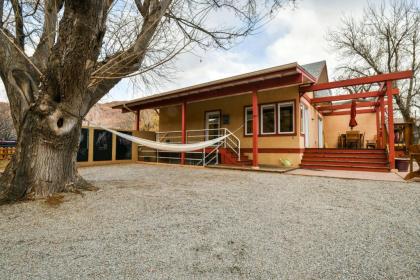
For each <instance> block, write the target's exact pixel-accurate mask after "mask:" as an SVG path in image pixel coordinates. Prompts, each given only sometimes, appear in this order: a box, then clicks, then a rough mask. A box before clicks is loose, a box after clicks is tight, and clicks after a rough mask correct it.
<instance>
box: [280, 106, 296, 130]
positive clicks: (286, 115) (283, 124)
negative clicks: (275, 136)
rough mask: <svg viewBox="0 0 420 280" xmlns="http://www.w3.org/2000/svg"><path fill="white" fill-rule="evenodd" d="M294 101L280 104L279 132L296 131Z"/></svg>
mask: <svg viewBox="0 0 420 280" xmlns="http://www.w3.org/2000/svg"><path fill="white" fill-rule="evenodd" d="M294 108H295V104H294V102H285V103H280V104H278V118H279V121H278V129H279V134H287V133H293V132H294V131H295V118H294V113H295V112H294V111H295V110H294Z"/></svg>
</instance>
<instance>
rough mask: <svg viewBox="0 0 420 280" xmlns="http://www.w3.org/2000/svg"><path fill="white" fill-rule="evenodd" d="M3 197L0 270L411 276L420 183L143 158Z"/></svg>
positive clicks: (19, 273) (416, 268) (43, 275)
mask: <svg viewBox="0 0 420 280" xmlns="http://www.w3.org/2000/svg"><path fill="white" fill-rule="evenodd" d="M80 172H81V174H82V175H83V176H84V177H85V178H86V179H88V180H89V181H91V182H92V183H93V184H94V185H96V186H98V187H99V188H100V190H99V191H96V192H84V195H83V196H82V195H79V194H65V196H64V202H63V203H62V204H59V205H58V206H56V207H52V206H49V205H48V204H46V203H45V201H43V200H38V201H30V202H23V203H18V204H14V205H3V206H0V248H1V249H0V279H419V278H420V203H419V202H420V201H419V200H420V199H419V198H420V184H418V183H399V182H380V181H361V180H343V179H329V178H320V177H308V176H295V175H287V174H274V173H258V172H241V171H232V170H218V169H204V168H192V167H179V166H166V165H161V166H156V165H147V164H127V165H112V166H104V167H91V168H81V169H80Z"/></svg>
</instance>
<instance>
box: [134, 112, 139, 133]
mask: <svg viewBox="0 0 420 280" xmlns="http://www.w3.org/2000/svg"><path fill="white" fill-rule="evenodd" d="M134 121H135V123H134V129H135V130H137V131H139V130H140V110H137V111H136V116H135V120H134Z"/></svg>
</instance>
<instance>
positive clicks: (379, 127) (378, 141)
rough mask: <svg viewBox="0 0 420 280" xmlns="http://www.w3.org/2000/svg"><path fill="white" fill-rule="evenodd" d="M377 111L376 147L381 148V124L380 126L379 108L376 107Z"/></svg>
mask: <svg viewBox="0 0 420 280" xmlns="http://www.w3.org/2000/svg"><path fill="white" fill-rule="evenodd" d="M375 111H376V146H377V147H379V145H380V144H379V143H380V138H381V124H380V117H379V106H376V107H375Z"/></svg>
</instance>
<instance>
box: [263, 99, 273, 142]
mask: <svg viewBox="0 0 420 280" xmlns="http://www.w3.org/2000/svg"><path fill="white" fill-rule="evenodd" d="M264 108H273V110H274V119H273V121H274V126H273V127H274V131H273V132H264V124H263V123H264V119H263V112H264ZM260 134H261V135H274V134H276V104H275V103H273V104H264V105H261V108H260Z"/></svg>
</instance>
